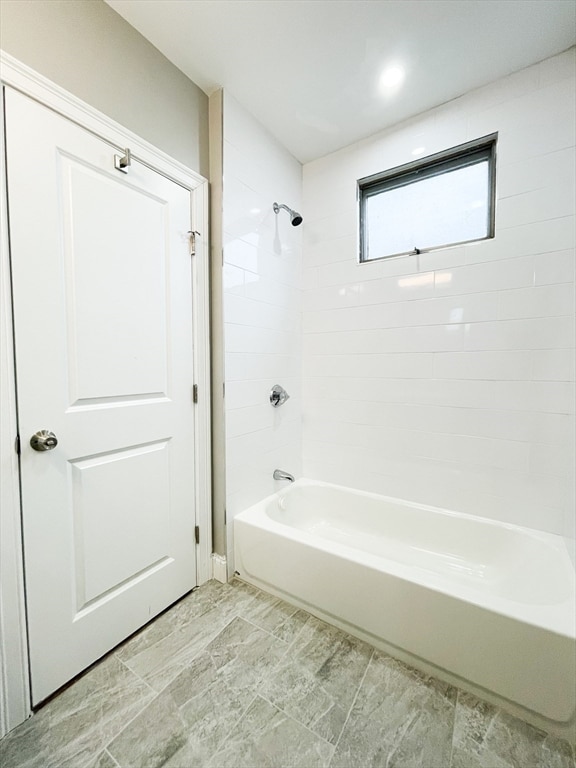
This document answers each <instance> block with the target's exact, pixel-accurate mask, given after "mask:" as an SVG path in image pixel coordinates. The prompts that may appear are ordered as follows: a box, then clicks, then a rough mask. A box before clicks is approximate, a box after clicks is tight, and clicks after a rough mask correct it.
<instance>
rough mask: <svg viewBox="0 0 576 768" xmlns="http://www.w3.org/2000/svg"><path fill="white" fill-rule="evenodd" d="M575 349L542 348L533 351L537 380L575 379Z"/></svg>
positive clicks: (533, 366) (534, 374)
mask: <svg viewBox="0 0 576 768" xmlns="http://www.w3.org/2000/svg"><path fill="white" fill-rule="evenodd" d="M574 356H575V355H574V349H542V350H538V351H537V352H532V378H533V379H534V380H535V381H574V377H575V375H574V367H575V366H574Z"/></svg>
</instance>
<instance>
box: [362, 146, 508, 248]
mask: <svg viewBox="0 0 576 768" xmlns="http://www.w3.org/2000/svg"><path fill="white" fill-rule="evenodd" d="M496 138H497V134H492V135H491V136H485V137H484V138H482V139H478V140H477V141H472V142H469V143H468V144H462V145H460V146H458V147H454V149H451V150H448V151H447V152H441V153H439V154H437V155H431V156H430V157H425V158H422V159H421V160H416V161H415V162H413V163H408V164H407V165H401V166H399V167H397V168H392V169H391V170H389V171H384V172H383V173H377V174H374V175H373V176H367V177H366V178H364V179H360V180H359V181H358V191H359V201H360V261H361V262H362V261H373V260H374V259H383V258H387V257H389V256H400V255H402V254H408V253H420V252H421V251H429V250H432V249H434V248H445V247H447V246H449V245H458V244H461V243H469V242H472V241H474V240H485V239H486V238H490V237H494V188H495V161H496Z"/></svg>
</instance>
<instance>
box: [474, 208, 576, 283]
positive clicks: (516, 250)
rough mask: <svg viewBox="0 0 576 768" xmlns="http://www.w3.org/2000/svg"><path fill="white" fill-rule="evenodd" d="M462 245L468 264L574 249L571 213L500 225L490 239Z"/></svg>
mask: <svg viewBox="0 0 576 768" xmlns="http://www.w3.org/2000/svg"><path fill="white" fill-rule="evenodd" d="M465 248H466V262H467V263H468V264H479V263H481V262H486V261H498V260H501V259H516V258H518V257H521V256H531V255H537V254H545V255H549V254H551V253H552V252H554V251H565V250H567V249H573V248H574V217H573V216H565V217H563V218H560V219H550V220H548V221H540V222H535V223H533V224H523V225H521V226H518V227H511V228H509V229H501V230H498V231H497V232H496V236H495V237H494V238H493V239H491V240H482V241H480V242H478V243H471V244H469V245H466V246H465ZM552 282H556V281H552Z"/></svg>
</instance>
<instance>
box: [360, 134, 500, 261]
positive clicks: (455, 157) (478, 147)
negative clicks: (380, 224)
mask: <svg viewBox="0 0 576 768" xmlns="http://www.w3.org/2000/svg"><path fill="white" fill-rule="evenodd" d="M497 141H498V133H497V132H496V133H491V134H488V135H486V136H482V137H481V138H479V139H474V140H473V141H468V142H466V143H465V144H459V145H458V146H456V147H452V148H450V149H447V150H444V151H442V152H437V153H435V154H433V155H427V156H426V157H421V158H418V159H417V160H414V161H412V162H410V163H405V164H404V165H398V166H395V167H394V168H390V169H389V170H386V171H381V172H379V173H374V174H372V175H371V176H364V177H363V178H361V179H358V181H357V192H356V197H357V203H358V227H359V229H358V235H359V236H358V246H359V247H358V263H359V264H370V263H372V262H374V261H382V260H383V259H393V258H398V257H399V256H412V255H415V254H419V253H429V252H431V251H437V250H441V249H446V248H455V247H457V246H460V245H464V244H466V243H478V242H481V241H482V240H490V239H492V238H493V237H494V236H495V220H496V144H497ZM485 160H488V221H487V234H486V236H485V237H475V238H473V239H471V240H460V241H458V242H450V243H444V244H441V245H433V246H426V245H424V244H422V247H420V246H419V245H418V244H416V243H415V244H414V248H413V249H412V250H411V251H401V252H399V253H389V254H386V255H385V256H377V257H376V258H372V259H369V258H365V256H364V253H365V249H366V247H367V235H366V206H365V203H366V201H367V200H368V199H369V198H370V197H373V196H375V195H378V194H381V193H382V192H386V191H388V190H392V189H398V188H399V187H404V186H408V185H409V184H413V183H415V182H416V181H420V180H424V179H427V178H431V177H433V176H440V175H442V174H444V173H449V172H450V171H455V170H458V169H460V168H465V167H467V166H470V165H476V164H477V163H480V162H484V161H485Z"/></svg>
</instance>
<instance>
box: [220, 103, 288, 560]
mask: <svg viewBox="0 0 576 768" xmlns="http://www.w3.org/2000/svg"><path fill="white" fill-rule="evenodd" d="M223 99H224V100H223V108H222V111H223V176H224V186H223V233H224V249H223V250H224V264H223V290H224V296H223V304H224V323H225V327H224V347H225V385H226V397H225V409H226V411H225V420H226V509H227V529H228V536H231V534H232V530H231V529H232V527H233V526H232V525H231V521H232V519H233V517H234V516H235V515H236V514H237V513H238V512H241V511H242V510H243V509H246V507H248V506H250V505H251V504H254V503H256V502H257V501H260V500H261V499H262V498H264V497H265V496H267V495H269V494H271V493H273V492H274V491H275V490H277V489H278V487H280V486H279V484H278V483H277V482H275V481H274V480H273V479H272V473H273V471H274V469H276V468H280V469H285V470H287V471H288V472H291V473H292V474H294V475H296V476H298V475H300V474H301V473H302V440H301V436H302V426H301V402H302V399H301V381H302V371H301V363H302V350H301V342H302V290H301V279H302V248H301V240H302V228H301V227H300V228H296V227H293V226H292V225H291V224H290V219H289V217H288V215H287V213H286V212H285V211H281V212H280V214H279V215H276V214H275V213H274V212H273V210H272V204H273V203H274V202H280V203H285V204H286V205H288V206H290V207H291V208H294V209H295V210H298V211H301V210H302V166H301V165H300V163H299V162H298V161H297V160H295V159H294V157H292V155H290V154H289V153H288V151H287V150H286V149H284V147H282V146H281V145H280V144H279V143H278V142H277V141H276V140H275V139H273V138H272V137H271V136H270V134H268V133H267V132H266V131H265V130H264V129H263V128H262V126H261V125H260V124H259V123H258V122H257V121H256V120H255V119H254V118H253V117H252V116H251V115H250V114H249V113H248V112H246V110H245V109H244V108H243V107H241V106H240V104H238V102H237V101H236V100H235V99H233V98H232V97H231V96H230V95H229V94H227V93H226V92H224V94H223ZM274 384H281V385H282V386H283V387H285V389H286V390H287V391H288V393H289V394H290V400H288V402H287V403H285V404H284V405H283V406H281V407H280V408H278V409H274V408H272V406H271V405H270V402H269V392H270V389H271V388H272V386H273V385H274ZM228 553H229V557H230V556H231V553H232V548H231V546H230V542H229V546H228Z"/></svg>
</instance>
